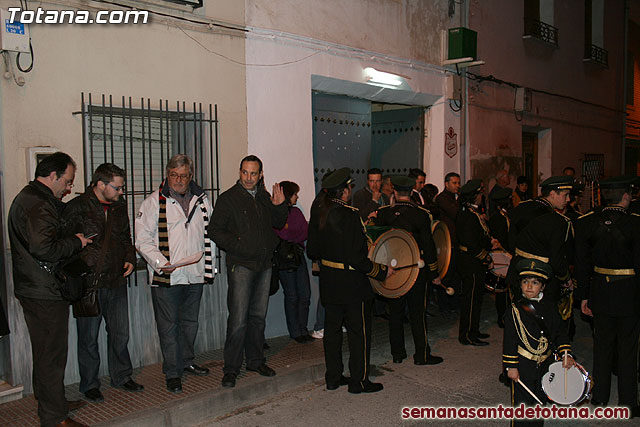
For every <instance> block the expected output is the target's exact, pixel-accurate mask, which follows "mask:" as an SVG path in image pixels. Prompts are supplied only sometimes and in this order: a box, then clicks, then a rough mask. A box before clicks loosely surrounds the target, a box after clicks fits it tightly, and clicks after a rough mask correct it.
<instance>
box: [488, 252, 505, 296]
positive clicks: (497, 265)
mask: <svg viewBox="0 0 640 427" xmlns="http://www.w3.org/2000/svg"><path fill="white" fill-rule="evenodd" d="M489 255H491V259H492V260H493V268H492V269H491V270H489V271H487V274H486V276H485V278H484V287H485V288H487V289H488V290H489V291H491V292H496V293H501V292H506V291H507V271H508V270H509V264H510V263H511V255H510V254H509V253H507V252H504V251H492V252H490V253H489Z"/></svg>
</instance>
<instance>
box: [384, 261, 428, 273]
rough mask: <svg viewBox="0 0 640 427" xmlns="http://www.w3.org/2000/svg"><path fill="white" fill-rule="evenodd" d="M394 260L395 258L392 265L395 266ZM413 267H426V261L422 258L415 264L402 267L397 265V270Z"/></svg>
mask: <svg viewBox="0 0 640 427" xmlns="http://www.w3.org/2000/svg"><path fill="white" fill-rule="evenodd" d="M393 261H394V260H391V267H393ZM411 267H418V268H423V267H424V261H423V260H420V261H418V262H417V263H415V264H410V265H403V266H402V267H396V271H397V270H403V269H405V268H411Z"/></svg>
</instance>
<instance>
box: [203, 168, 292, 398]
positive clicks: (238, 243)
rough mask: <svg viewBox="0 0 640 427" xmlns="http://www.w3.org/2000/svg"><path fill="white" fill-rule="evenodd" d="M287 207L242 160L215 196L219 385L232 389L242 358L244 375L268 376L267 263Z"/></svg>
mask: <svg viewBox="0 0 640 427" xmlns="http://www.w3.org/2000/svg"><path fill="white" fill-rule="evenodd" d="M287 212H288V207H287V204H286V203H285V200H284V193H283V192H282V189H281V188H280V186H279V185H278V184H275V185H274V186H273V193H272V194H271V195H270V194H269V193H268V192H267V190H266V189H265V188H264V184H263V174H262V161H261V160H260V159H259V158H258V157H256V156H247V157H245V158H244V159H242V161H241V162H240V179H239V180H238V182H237V183H236V185H234V186H233V187H231V188H230V189H228V190H227V191H225V192H224V193H222V194H221V195H220V197H219V198H218V200H217V202H216V206H215V208H214V210H213V215H212V217H211V224H210V226H209V238H211V239H212V240H213V241H214V242H215V243H216V244H217V245H218V246H219V247H220V248H221V249H223V250H224V251H225V252H226V265H227V278H228V281H229V290H228V295H227V307H228V309H229V318H228V320H227V338H226V341H225V343H224V368H223V373H224V376H223V377H222V386H223V387H234V386H235V385H236V377H237V376H238V373H239V372H240V367H241V366H242V356H243V353H244V354H246V367H247V370H248V371H255V372H258V373H259V374H260V375H263V376H266V377H272V376H274V375H275V374H276V373H275V371H274V370H273V369H271V368H270V367H269V366H267V365H266V363H265V362H264V348H263V346H264V326H265V317H266V315H267V305H268V303H269V287H270V284H271V259H272V258H273V251H274V250H275V248H276V246H277V245H278V237H277V236H276V234H275V233H274V231H273V228H277V229H280V228H282V227H284V225H285V224H286V222H287Z"/></svg>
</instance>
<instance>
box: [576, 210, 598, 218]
mask: <svg viewBox="0 0 640 427" xmlns="http://www.w3.org/2000/svg"><path fill="white" fill-rule="evenodd" d="M594 212H595V211H591V212H587V213H586V214H584V215H580V216H579V217H578V219H582V218H584V217H585V216H589V215H591V214H592V213H594Z"/></svg>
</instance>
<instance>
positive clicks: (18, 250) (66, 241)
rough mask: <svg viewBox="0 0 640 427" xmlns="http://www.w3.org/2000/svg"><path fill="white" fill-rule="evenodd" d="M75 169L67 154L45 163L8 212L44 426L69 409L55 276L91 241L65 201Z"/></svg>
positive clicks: (63, 310)
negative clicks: (73, 229)
mask: <svg viewBox="0 0 640 427" xmlns="http://www.w3.org/2000/svg"><path fill="white" fill-rule="evenodd" d="M75 174H76V164H75V162H74V161H73V159H72V158H71V157H70V156H69V155H68V154H65V153H60V152H58V153H54V154H52V155H50V156H47V157H45V158H44V159H43V160H42V161H40V163H38V166H37V167H36V174H35V175H36V176H35V179H34V180H33V181H31V182H30V183H29V184H28V185H27V186H26V187H24V188H23V189H22V190H21V191H20V193H18V195H17V196H16V198H15V199H13V203H12V204H11V208H10V209H9V221H8V229H9V241H10V242H11V253H12V256H11V257H12V261H13V283H14V292H15V296H16V298H18V300H19V301H20V305H22V310H23V312H24V319H25V321H26V323H27V328H28V329H29V337H30V339H31V348H32V357H33V373H32V375H33V389H34V394H35V397H36V399H37V400H38V417H40V423H41V425H43V426H53V425H56V424H58V423H62V422H65V423H66V425H83V424H80V423H76V422H75V421H73V420H72V419H70V418H67V414H68V412H69V404H68V402H67V400H66V399H65V395H64V370H65V366H66V364H67V347H68V346H67V341H68V335H69V328H68V322H69V302H68V301H66V300H65V299H64V298H62V295H61V294H60V291H59V290H58V282H57V280H56V278H55V277H54V275H53V272H54V271H55V269H56V268H57V267H59V265H60V264H61V263H62V262H63V261H65V260H66V259H68V258H70V257H71V256H73V255H74V254H76V253H78V252H80V250H81V249H82V248H83V247H85V246H86V245H87V244H88V243H91V240H90V239H87V238H85V237H84V235H83V234H80V233H79V234H76V235H75V236H74V235H73V234H71V233H70V232H68V229H67V228H66V226H65V222H64V220H63V219H62V216H61V211H62V208H63V206H64V204H63V203H62V202H61V201H60V199H61V198H62V197H63V196H64V195H65V194H66V193H67V192H69V191H71V188H72V187H73V180H74V178H75Z"/></svg>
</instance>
